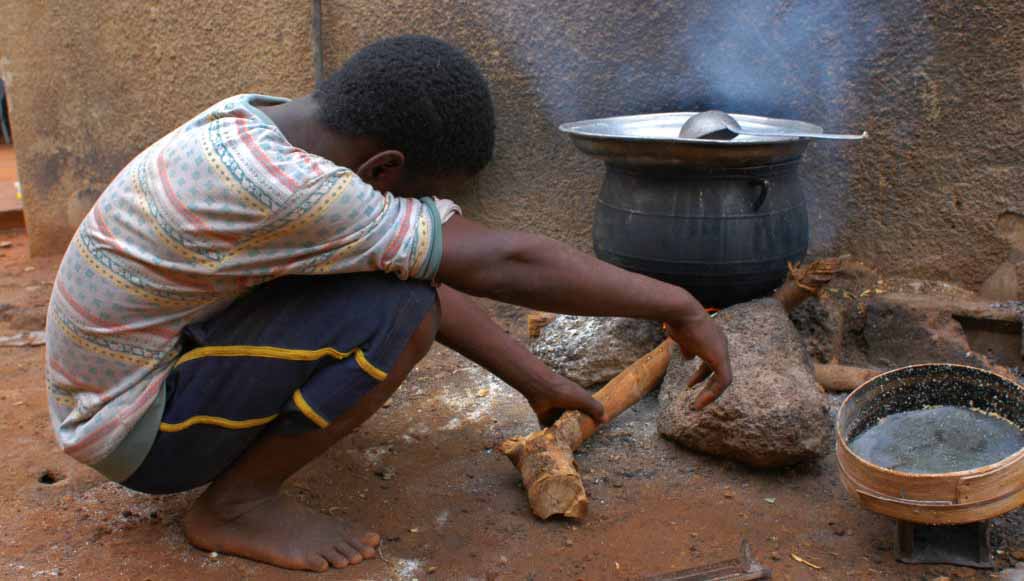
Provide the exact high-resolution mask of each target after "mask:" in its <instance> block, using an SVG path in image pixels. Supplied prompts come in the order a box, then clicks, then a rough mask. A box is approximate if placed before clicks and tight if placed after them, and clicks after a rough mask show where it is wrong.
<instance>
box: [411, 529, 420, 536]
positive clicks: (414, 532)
mask: <svg viewBox="0 0 1024 581" xmlns="http://www.w3.org/2000/svg"><path fill="white" fill-rule="evenodd" d="M409 532H410V533H412V534H414V535H415V534H416V533H418V532H420V529H416V528H412V529H409Z"/></svg>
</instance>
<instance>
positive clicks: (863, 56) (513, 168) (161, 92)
mask: <svg viewBox="0 0 1024 581" xmlns="http://www.w3.org/2000/svg"><path fill="white" fill-rule="evenodd" d="M42 4H44V3H41V2H22V1H20V0H0V10H2V13H3V14H4V18H3V19H0V20H2V22H0V33H2V38H0V43H2V44H4V45H5V46H4V50H5V53H6V54H7V55H8V57H9V62H7V64H6V66H5V68H6V69H7V71H8V72H7V74H8V75H9V76H10V77H12V78H13V83H12V85H13V86H12V91H13V93H14V105H15V108H16V112H15V116H14V123H15V131H16V133H17V135H18V137H19V144H18V145H19V148H18V153H19V164H20V167H19V168H20V170H21V172H22V180H23V182H24V185H25V191H26V194H27V200H26V205H27V208H28V222H29V227H30V230H31V234H32V238H33V248H34V250H36V251H37V252H49V251H59V250H60V249H61V248H62V246H63V244H64V243H65V242H66V239H67V237H68V235H69V234H70V233H71V231H72V230H73V228H74V226H75V220H76V217H77V216H79V215H80V212H81V208H82V207H84V206H87V205H88V203H89V202H90V201H91V200H92V199H93V198H94V197H95V196H96V195H97V194H98V193H99V191H101V190H102V187H103V185H104V184H105V182H106V181H107V180H109V179H110V178H111V177H112V176H113V175H114V173H116V171H117V170H118V169H119V166H120V165H121V164H123V163H124V162H126V161H127V160H128V159H130V158H131V157H132V155H134V154H135V153H136V152H137V151H138V150H140V149H141V148H142V147H144V146H145V145H146V144H147V143H148V142H150V141H152V140H153V139H156V138H158V137H159V136H160V135H161V134H163V133H164V132H165V131H167V130H168V129H170V128H172V127H174V126H175V125H176V124H178V123H179V122H181V121H182V120H184V119H185V118H187V117H188V116H190V115H191V114H193V113H194V112H196V111H197V110H199V109H200V108H202V107H204V106H205V105H207V104H209V103H210V102H212V101H215V100H217V99H218V98H220V97H223V96H225V95H228V94H230V93H235V92H239V91H248V90H251V91H262V92H269V93H277V94H282V95H286V96H294V95H298V94H301V93H303V92H305V91H306V90H308V89H309V88H310V86H311V83H312V80H311V75H310V69H311V67H310V51H309V43H308V2H306V1H305V0H291V1H286V2H277V3H271V4H266V3H261V4H260V5H259V6H258V7H257V6H255V3H243V2H234V1H232V2H221V3H205V2H198V1H186V2H175V3H169V2H160V3H156V2H129V1H127V0H117V1H108V2H102V3H101V2H98V1H95V0H87V1H80V2H46V3H45V5H46V6H45V7H43V6H41V5H42ZM570 4H571V5H570ZM888 4H893V6H888ZM978 4H980V3H978ZM323 5H324V40H325V51H326V54H325V63H326V66H327V68H328V69H331V68H333V67H336V66H338V65H339V64H340V63H341V62H343V61H344V59H345V58H346V56H347V55H349V54H351V53H352V52H353V51H355V50H357V49H358V48H359V47H361V46H363V45H365V44H366V43H368V42H371V41H373V40H375V39H377V38H380V37H382V36H389V35H393V34H400V33H410V32H416V33H426V34H433V35H436V36H439V37H441V38H445V39H447V40H449V41H451V42H453V43H455V44H458V45H460V46H463V47H464V48H466V49H467V50H468V51H469V52H470V53H471V54H472V55H473V56H474V57H475V58H476V59H477V60H478V61H479V62H480V63H481V65H482V67H483V68H484V70H485V73H486V74H487V76H488V77H489V78H490V80H491V82H492V84H493V91H494V96H495V100H496V104H497V110H498V115H499V140H498V150H497V160H496V163H495V164H493V166H492V167H490V168H488V169H487V170H485V172H484V173H483V174H482V175H481V176H480V177H479V179H478V180H477V181H476V183H475V184H474V186H473V187H472V188H471V189H470V191H468V192H465V193H463V194H462V195H461V197H460V200H459V201H460V202H462V203H463V205H464V207H465V208H466V209H467V211H468V213H470V214H471V215H473V216H475V217H477V218H480V219H483V220H485V221H487V222H489V223H491V224H494V225H499V226H506V227H515V228H522V229H528V230H533V231H538V232H542V233H545V234H548V235H551V236H554V237H556V238H559V239H562V240H565V241H568V242H570V243H573V244H575V245H577V246H579V247H580V248H588V247H589V244H590V242H589V237H590V221H591V214H592V211H593V205H594V192H595V191H596V189H597V187H598V184H599V181H600V177H601V171H602V168H601V165H600V164H599V163H597V162H594V161H592V160H589V159H587V158H585V157H584V156H583V155H582V154H579V153H577V152H576V151H575V150H574V149H573V147H572V146H571V145H570V144H569V143H568V141H567V140H566V139H565V138H564V137H563V136H561V135H560V134H559V133H558V132H557V129H556V127H557V125H558V124H559V123H561V122H565V121H570V120H574V119H580V118H587V117H596V116H604V115H613V114H626V113H646V112H655V111H667V110H680V109H691V108H706V107H719V108H725V109H728V110H733V111H738V112H745V113H754V114H762V115H779V116H793V117H797V118H800V119H804V120H808V121H812V122H816V123H819V124H822V125H825V126H826V127H827V128H830V129H836V130H860V129H867V130H868V131H870V132H871V135H872V138H871V140H870V141H868V142H866V143H863V144H859V145H850V144H843V145H838V144H815V145H812V146H811V148H810V150H809V152H808V155H807V156H806V159H805V163H804V167H803V175H804V181H805V184H806V193H807V195H808V199H809V203H810V208H811V221H812V224H813V231H812V252H817V253H826V252H837V251H843V252H850V253H853V254H855V255H857V256H859V257H862V258H864V259H866V260H869V261H871V262H874V263H877V264H878V265H879V266H880V267H881V268H882V269H883V270H885V271H888V272H890V273H893V274H909V275H917V276H928V277H937V278H946V279H950V280H956V281H962V282H965V283H968V284H971V285H980V283H981V282H982V281H983V280H984V279H985V278H986V277H987V276H988V275H989V274H991V273H992V272H993V271H994V270H995V269H996V268H997V267H998V266H999V265H1000V263H1002V261H1003V260H1004V259H1005V258H1006V257H1007V255H1008V253H1009V252H1010V244H1009V242H1008V241H1007V239H1006V236H1005V234H1002V235H1001V233H1000V232H999V231H997V226H996V225H997V221H998V220H999V218H1000V216H1001V215H1003V214H1005V213H1006V212H1012V213H1018V214H1022V215H1024V193H1022V192H1021V191H1020V189H1019V188H1018V184H1020V183H1022V181H1024V163H1022V162H1024V115H1022V114H1024V65H1022V64H1021V63H1024V12H1022V11H1021V10H1020V9H1019V4H1018V2H1017V1H1016V0H994V1H992V2H988V3H985V5H984V6H981V5H972V3H959V2H957V3H952V2H942V1H939V0H933V1H924V0H922V1H916V0H910V1H907V2H898V3H880V2H876V1H874V0H819V1H811V0H797V1H794V2H759V1H757V2H755V1H753V0H751V1H746V2H741V1H726V0H699V1H697V0H695V1H691V2H685V3H649V2H630V1H626V2H622V1H617V2H613V1H611V0H592V1H591V2H589V3H587V5H586V8H581V4H579V3H550V2H540V1H535V0H514V1H510V2H490V1H485V0H469V1H462V2H454V1H450V2H445V1H433V2H421V1H412V0H376V1H373V2H370V1H362V0H358V1H347V2H342V1H341V0H323ZM210 6H215V8H211V7H210ZM1004 221H1005V219H1004Z"/></svg>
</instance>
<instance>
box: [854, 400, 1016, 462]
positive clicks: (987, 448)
mask: <svg viewBox="0 0 1024 581" xmlns="http://www.w3.org/2000/svg"><path fill="white" fill-rule="evenodd" d="M1021 448H1024V431H1022V430H1021V428H1020V427H1018V426H1017V425H1016V424H1013V423H1012V422H1010V421H1009V420H1006V419H1004V418H1001V417H999V416H997V415H994V414H989V413H985V412H981V411H978V410H974V409H969V408H966V407H958V406H936V407H929V408H924V409H919V410H912V411H906V412H899V413H895V414H892V415H890V416H886V417H884V418H882V420H881V421H879V422H878V423H877V424H875V425H874V426H872V427H871V428H869V429H867V430H865V431H864V432H863V433H861V434H860V435H858V436H857V437H856V438H854V439H853V441H852V442H850V449H852V450H853V452H854V453H855V454H857V455H858V456H860V457H861V458H864V459H865V460H868V461H869V462H872V463H874V464H876V465H878V466H882V467H883V468H891V469H893V470H899V471H901V472H913V473H917V474H939V473H943V472H957V471H960V470H970V469H972V468H979V467H981V466H987V465H989V464H993V463H995V462H998V461H1000V460H1002V459H1003V458H1006V457H1007V456H1010V455H1011V454H1013V453H1014V452H1017V451H1018V450H1020V449H1021Z"/></svg>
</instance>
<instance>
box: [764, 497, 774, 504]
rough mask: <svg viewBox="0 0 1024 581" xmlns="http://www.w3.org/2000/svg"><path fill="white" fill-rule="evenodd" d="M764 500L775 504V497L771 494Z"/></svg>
mask: <svg viewBox="0 0 1024 581" xmlns="http://www.w3.org/2000/svg"><path fill="white" fill-rule="evenodd" d="M764 501H765V502H767V503H768V504H775V499H774V498H772V497H770V496H769V497H768V498H766V499H764Z"/></svg>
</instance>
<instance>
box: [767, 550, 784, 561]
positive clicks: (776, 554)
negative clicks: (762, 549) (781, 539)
mask: <svg viewBox="0 0 1024 581" xmlns="http://www.w3.org/2000/svg"><path fill="white" fill-rule="evenodd" d="M769 557H771V559H772V561H781V560H782V555H780V554H779V552H778V551H772V552H771V554H770V555H769Z"/></svg>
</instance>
